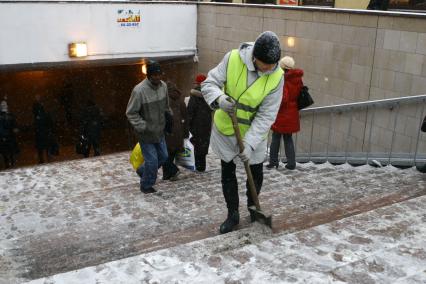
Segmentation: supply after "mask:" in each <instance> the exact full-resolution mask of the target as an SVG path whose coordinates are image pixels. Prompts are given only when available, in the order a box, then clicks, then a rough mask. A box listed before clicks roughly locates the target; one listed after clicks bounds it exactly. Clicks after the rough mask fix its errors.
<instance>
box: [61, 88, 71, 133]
mask: <svg viewBox="0 0 426 284" xmlns="http://www.w3.org/2000/svg"><path fill="white" fill-rule="evenodd" d="M73 100H74V92H73V87H72V84H71V83H65V87H64V89H63V92H62V94H61V96H60V97H59V101H60V103H61V105H62V106H63V108H64V111H65V119H66V121H67V124H68V125H69V126H70V125H71V124H72V121H73V115H72V105H73Z"/></svg>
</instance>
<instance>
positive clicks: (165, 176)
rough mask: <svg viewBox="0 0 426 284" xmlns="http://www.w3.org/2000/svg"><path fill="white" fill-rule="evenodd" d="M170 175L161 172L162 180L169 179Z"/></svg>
mask: <svg viewBox="0 0 426 284" xmlns="http://www.w3.org/2000/svg"><path fill="white" fill-rule="evenodd" d="M171 177H172V176H171V175H164V174H163V180H169V179H170V178H171Z"/></svg>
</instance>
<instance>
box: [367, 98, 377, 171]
mask: <svg viewBox="0 0 426 284" xmlns="http://www.w3.org/2000/svg"><path fill="white" fill-rule="evenodd" d="M372 110H373V113H372V114H371V122H370V133H369V135H368V148H367V149H368V151H367V158H366V161H365V164H366V165H368V158H369V155H370V151H371V132H372V131H373V121H374V116H375V114H376V110H375V109H374V106H373V107H372ZM367 117H368V107H367Z"/></svg>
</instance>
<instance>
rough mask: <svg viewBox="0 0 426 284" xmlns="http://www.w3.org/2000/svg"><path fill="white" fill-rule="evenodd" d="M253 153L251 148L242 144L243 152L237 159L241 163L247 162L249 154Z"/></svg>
mask: <svg viewBox="0 0 426 284" xmlns="http://www.w3.org/2000/svg"><path fill="white" fill-rule="evenodd" d="M252 152H253V149H252V148H251V146H250V145H249V144H247V143H245V142H244V151H243V152H241V153H239V154H238V157H240V159H241V161H243V162H247V161H248V160H249V159H250V156H251V153H252Z"/></svg>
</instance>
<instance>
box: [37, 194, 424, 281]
mask: <svg viewBox="0 0 426 284" xmlns="http://www.w3.org/2000/svg"><path fill="white" fill-rule="evenodd" d="M425 212H426V197H425V196H423V197H420V198H417V199H413V200H410V201H405V202H402V203H399V204H395V205H392V206H388V207H384V208H380V209H376V210H374V211H370V212H368V213H364V214H361V215H357V216H353V217H349V218H346V219H343V220H340V221H335V222H332V223H329V224H325V225H320V226H317V227H314V228H310V229H307V230H302V231H299V232H297V233H292V234H280V235H277V236H273V237H272V238H271V239H269V240H266V241H262V242H260V243H255V244H253V243H251V241H250V235H249V234H250V233H249V232H252V231H253V230H254V231H255V233H256V234H262V232H261V229H262V228H259V227H260V226H262V225H255V226H254V227H253V228H250V229H244V230H241V231H238V232H233V233H230V234H228V235H226V236H224V237H223V236H220V237H215V238H211V239H206V240H201V241H197V242H193V243H188V244H185V245H180V246H177V247H174V248H170V249H164V250H160V251H156V252H152V253H147V254H142V255H139V256H135V257H131V258H126V259H122V260H118V261H113V262H109V263H106V264H101V265H98V266H93V267H88V268H84V269H81V270H77V271H72V272H68V273H64V274H59V275H55V276H52V277H47V278H44V279H39V280H35V281H31V282H30V283H31V284H47V283H49V284H53V283H76V284H77V283H88V284H90V283H93V284H95V283H401V284H402V283H404V284H408V283H426V213H425ZM231 239H232V240H231ZM236 240H237V241H239V242H242V243H243V245H241V246H240V247H236V248H233V249H225V250H223V247H224V246H227V245H228V244H229V243H232V242H235V241H236ZM244 242H245V244H244Z"/></svg>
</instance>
